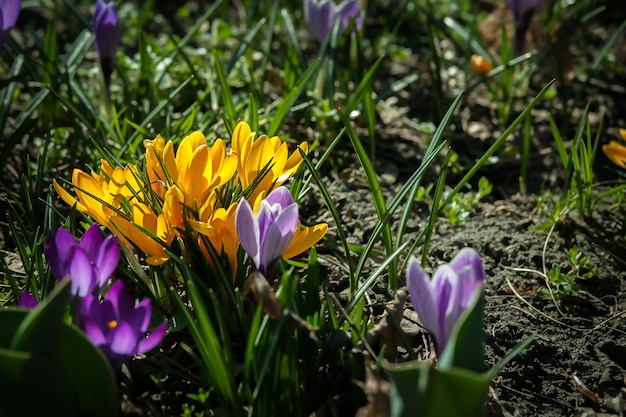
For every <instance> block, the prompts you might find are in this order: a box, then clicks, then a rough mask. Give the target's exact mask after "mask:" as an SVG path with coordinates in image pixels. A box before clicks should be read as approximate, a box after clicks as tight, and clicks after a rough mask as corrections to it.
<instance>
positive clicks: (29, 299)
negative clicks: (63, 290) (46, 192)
mask: <svg viewBox="0 0 626 417" xmlns="http://www.w3.org/2000/svg"><path fill="white" fill-rule="evenodd" d="M0 1H2V0H0ZM38 304H39V301H37V299H36V298H35V296H34V295H32V294H31V293H30V292H28V291H27V290H24V291H22V294H21V295H20V299H19V301H18V302H17V306H18V307H22V308H35V307H37V305H38Z"/></svg>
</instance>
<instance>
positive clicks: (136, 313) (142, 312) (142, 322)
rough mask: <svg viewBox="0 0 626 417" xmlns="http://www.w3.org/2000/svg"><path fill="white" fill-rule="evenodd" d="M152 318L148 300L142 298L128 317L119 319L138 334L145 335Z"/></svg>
mask: <svg viewBox="0 0 626 417" xmlns="http://www.w3.org/2000/svg"><path fill="white" fill-rule="evenodd" d="M151 318H152V306H151V305H150V300H149V299H147V298H144V299H143V300H141V301H140V302H138V303H137V305H136V306H135V307H134V308H133V311H131V312H129V313H128V315H126V316H124V317H121V319H122V320H124V321H125V322H127V323H129V324H130V325H131V326H132V327H133V329H135V330H136V331H137V332H138V333H139V332H140V333H145V332H146V330H148V326H149V325H150V319H151Z"/></svg>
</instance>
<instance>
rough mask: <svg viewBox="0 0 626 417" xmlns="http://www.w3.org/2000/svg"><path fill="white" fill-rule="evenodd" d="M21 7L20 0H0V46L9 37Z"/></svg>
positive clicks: (0, 46)
mask: <svg viewBox="0 0 626 417" xmlns="http://www.w3.org/2000/svg"><path fill="white" fill-rule="evenodd" d="M21 7H22V1H21V0H0V48H2V46H3V45H4V43H5V42H6V41H7V39H8V38H9V32H10V31H11V29H13V26H15V22H17V17H18V16H19V14H20V9H21Z"/></svg>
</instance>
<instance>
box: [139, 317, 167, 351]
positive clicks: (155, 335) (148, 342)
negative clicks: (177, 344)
mask: <svg viewBox="0 0 626 417" xmlns="http://www.w3.org/2000/svg"><path fill="white" fill-rule="evenodd" d="M167 326H168V323H167V321H166V322H165V323H162V324H161V325H159V326H158V327H157V328H156V329H154V330H152V332H150V334H149V335H148V336H147V337H145V338H144V339H142V340H140V341H139V344H138V345H137V353H146V352H148V351H150V350H152V349H154V348H155V347H156V346H157V345H158V344H159V343H161V342H162V341H163V338H164V337H165V332H166V331H167Z"/></svg>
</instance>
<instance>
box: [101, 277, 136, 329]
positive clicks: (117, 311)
mask: <svg viewBox="0 0 626 417" xmlns="http://www.w3.org/2000/svg"><path fill="white" fill-rule="evenodd" d="M105 300H106V301H107V302H108V303H110V305H111V308H112V309H113V314H114V316H115V318H116V319H117V320H120V321H122V320H124V318H125V317H126V316H128V315H129V314H130V313H131V312H132V311H133V304H134V302H133V298H132V297H131V296H130V293H129V292H128V291H127V290H126V287H125V286H124V283H123V282H122V281H120V280H117V281H115V282H114V283H113V285H111V288H109V291H108V292H107V295H106V297H105Z"/></svg>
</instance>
